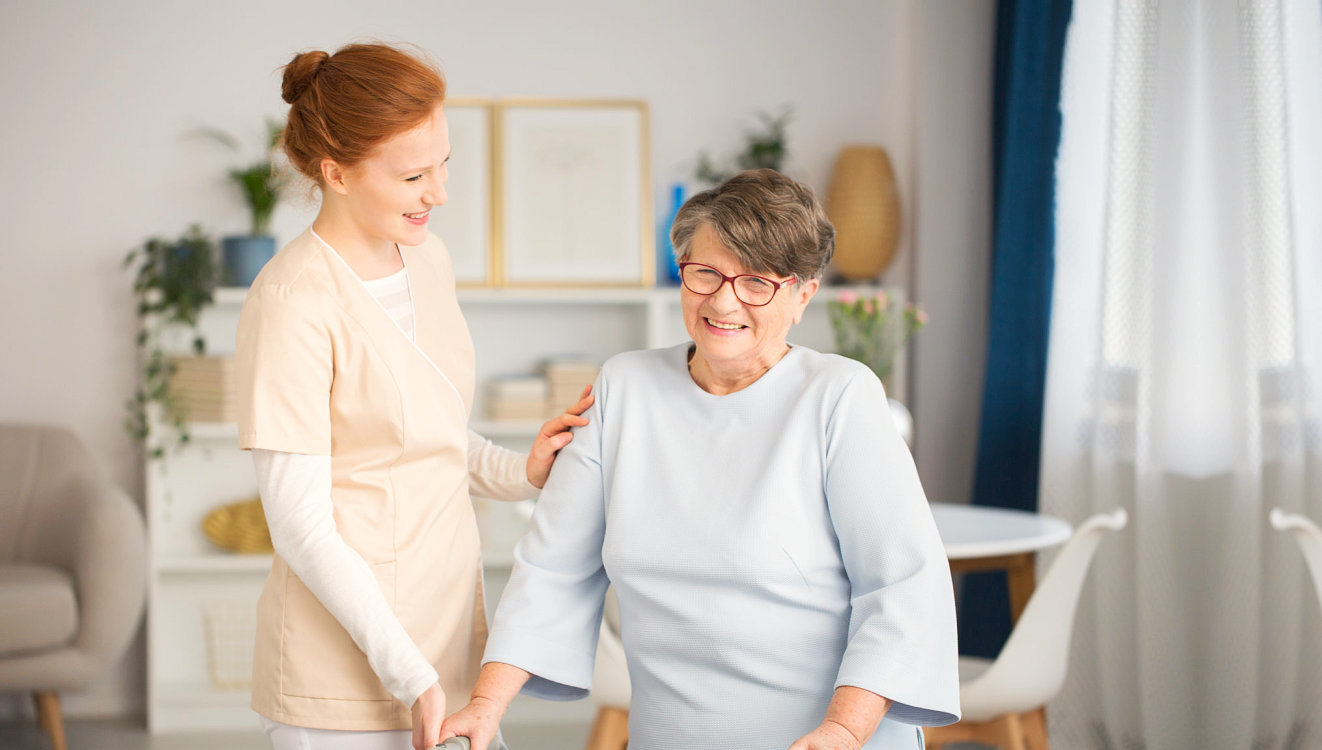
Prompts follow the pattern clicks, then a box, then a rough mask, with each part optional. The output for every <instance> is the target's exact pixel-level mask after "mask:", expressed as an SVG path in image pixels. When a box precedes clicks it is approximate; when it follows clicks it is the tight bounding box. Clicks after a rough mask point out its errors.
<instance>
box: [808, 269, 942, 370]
mask: <svg viewBox="0 0 1322 750" xmlns="http://www.w3.org/2000/svg"><path fill="white" fill-rule="evenodd" d="M826 310H827V315H828V316H829V317H830V319H831V329H832V331H834V333H835V350H836V353H838V354H841V355H844V356H846V357H849V358H850V359H856V360H858V361H859V362H862V363H863V364H865V365H867V366H868V367H869V368H871V370H872V371H873V372H875V373H876V374H877V378H878V379H879V380H881V381H883V382H885V381H886V379H887V378H889V377H890V374H891V371H892V370H893V369H894V367H895V357H896V356H897V355H898V354H899V353H900V352H901V351H902V350H903V349H904V346H905V344H907V343H908V342H909V339H910V338H911V337H912V336H913V335H914V334H915V333H917V332H918V331H920V330H922V328H923V326H925V325H927V314H926V313H924V312H923V310H922V308H920V307H919V306H918V305H916V304H914V303H912V302H909V303H904V304H901V303H900V302H899V300H896V299H893V298H892V297H891V296H890V295H888V294H886V292H884V291H882V292H877V294H876V295H875V296H871V297H864V296H860V295H858V294H856V293H854V292H851V291H848V290H846V291H843V292H840V294H839V296H838V297H837V298H836V299H834V300H831V301H830V302H827V303H826Z"/></svg>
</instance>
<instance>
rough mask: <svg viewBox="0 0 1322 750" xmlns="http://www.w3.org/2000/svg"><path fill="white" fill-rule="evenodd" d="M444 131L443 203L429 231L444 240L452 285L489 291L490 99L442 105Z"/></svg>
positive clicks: (492, 259)
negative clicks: (447, 149) (447, 146)
mask: <svg viewBox="0 0 1322 750" xmlns="http://www.w3.org/2000/svg"><path fill="white" fill-rule="evenodd" d="M445 119H446V121H447V122H448V124H449V128H450V149H451V150H450V161H449V164H448V165H447V167H448V173H449V179H448V181H447V182H446V193H447V194H448V198H447V200H446V204H445V205H444V206H442V207H441V208H440V210H438V211H436V212H435V213H434V214H433V215H432V223H431V231H432V232H433V233H434V234H436V235H437V236H438V237H440V238H441V240H443V241H444V242H445V245H446V248H447V249H448V250H449V251H450V264H451V267H452V268H453V270H454V279H455V284H456V285H458V286H461V287H489V286H494V285H496V284H497V283H498V273H497V271H498V269H499V267H500V263H499V260H498V259H499V254H500V250H499V243H498V242H497V241H496V217H495V215H494V210H493V209H494V207H495V206H496V204H497V197H498V194H499V192H498V191H499V187H498V185H497V184H496V176H495V172H494V170H493V168H492V165H493V162H494V159H493V155H494V154H495V151H494V149H495V109H494V102H493V100H491V99H483V98H453V99H447V100H446V101H445Z"/></svg>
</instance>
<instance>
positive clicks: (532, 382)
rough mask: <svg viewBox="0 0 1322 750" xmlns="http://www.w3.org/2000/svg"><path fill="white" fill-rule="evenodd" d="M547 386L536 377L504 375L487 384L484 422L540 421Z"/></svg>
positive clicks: (544, 413) (543, 380) (544, 411)
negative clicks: (502, 420) (485, 418)
mask: <svg viewBox="0 0 1322 750" xmlns="http://www.w3.org/2000/svg"><path fill="white" fill-rule="evenodd" d="M549 392H550V386H549V385H548V383H547V382H546V378H543V377H538V376H536V375H506V376H504V377H497V378H492V379H491V381H490V382H489V383H488V384H487V418H488V419H542V418H543V417H545V416H546V398H547V394H548V393H549Z"/></svg>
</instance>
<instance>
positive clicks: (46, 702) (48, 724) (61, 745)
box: [32, 693, 68, 750]
mask: <svg viewBox="0 0 1322 750" xmlns="http://www.w3.org/2000/svg"><path fill="white" fill-rule="evenodd" d="M32 700H33V701H34V702H35V703H36V704H37V723H38V724H40V725H41V728H42V729H44V730H46V733H47V734H49V735H50V744H51V747H52V748H53V749H54V750H68V745H67V744H65V741H64V716H62V715H61V713H60V694H59V693H33V694H32Z"/></svg>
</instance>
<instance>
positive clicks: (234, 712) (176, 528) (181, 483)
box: [146, 287, 904, 732]
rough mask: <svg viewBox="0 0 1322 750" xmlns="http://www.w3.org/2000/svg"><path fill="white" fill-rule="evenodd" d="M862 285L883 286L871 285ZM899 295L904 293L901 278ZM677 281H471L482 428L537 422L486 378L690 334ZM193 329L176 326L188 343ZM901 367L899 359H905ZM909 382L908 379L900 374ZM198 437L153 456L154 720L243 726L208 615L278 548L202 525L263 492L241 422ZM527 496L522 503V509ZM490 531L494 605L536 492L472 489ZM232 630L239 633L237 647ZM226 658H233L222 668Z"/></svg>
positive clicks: (825, 326)
mask: <svg viewBox="0 0 1322 750" xmlns="http://www.w3.org/2000/svg"><path fill="white" fill-rule="evenodd" d="M863 291H865V292H874V291H875V289H872V288H866V289H864V290H863ZM888 291H891V293H894V292H893V291H892V290H888ZM246 292H247V290H246V289H221V290H218V293H217V294H216V296H215V304H214V305H213V306H212V307H211V308H209V309H208V310H207V311H206V312H205V313H204V315H203V319H202V321H201V327H202V330H203V332H204V333H205V335H206V337H207V342H208V351H209V353H211V354H226V353H232V352H233V350H234V331H235V329H236V327H237V323H238V314H239V309H240V308H241V307H242V304H243V299H244V296H245V294H246ZM835 294H836V290H832V289H824V290H822V291H821V292H819V294H818V295H817V298H816V299H815V300H814V303H813V304H812V305H811V306H810V308H809V310H808V312H807V313H806V314H805V316H804V320H803V323H802V324H801V325H799V326H798V327H796V328H795V329H794V330H793V331H792V332H791V335H790V340H791V341H792V342H793V343H798V344H801V345H804V346H808V347H811V348H814V349H821V350H826V351H829V350H830V349H831V348H832V338H831V332H830V325H829V322H828V321H827V318H826V310H825V305H824V304H822V302H823V301H824V300H826V299H832V298H834V297H835ZM679 296H680V293H679V290H678V288H677V287H662V288H655V289H577V288H576V289H462V290H460V293H459V298H460V304H461V306H462V308H463V310H464V315H465V317H466V318H467V321H468V325H469V328H470V329H471V331H472V335H473V341H474V344H475V346H476V349H477V377H478V381H477V382H478V389H477V394H476V402H475V405H474V406H475V410H474V414H475V415H476V416H477V417H479V418H475V419H474V421H473V423H472V427H473V429H474V430H476V431H477V432H479V433H481V434H483V435H485V436H487V437H489V438H490V439H492V440H494V441H496V442H498V443H500V444H502V445H506V446H508V447H510V448H513V449H515V450H526V449H527V448H528V446H529V445H530V444H531V441H532V437H533V436H534V435H535V434H536V431H537V428H538V427H539V426H540V422H536V421H518V422H498V421H494V422H493V421H488V420H483V419H480V415H481V414H483V403H484V394H483V390H484V389H483V387H482V384H483V383H484V382H485V381H486V380H487V379H489V378H491V377H493V376H496V375H502V374H512V373H532V372H535V371H537V369H538V367H539V365H540V363H541V362H542V361H543V360H545V359H546V358H548V357H551V356H562V355H575V356H581V357H584V358H588V359H591V360H595V361H598V362H600V361H604V360H605V359H607V358H609V357H610V356H611V355H614V354H616V353H618V352H621V351H625V350H629V349H639V348H654V347H660V346H669V345H673V344H676V343H680V342H682V341H685V340H687V338H688V336H687V333H686V332H685V330H684V325H683V322H682V319H681V314H680V309H679ZM186 341H187V337H185V336H182V335H181V336H180V338H179V340H178V342H176V343H177V345H178V347H179V348H180V350H182V349H183V348H184V346H186ZM896 369H897V371H898V372H903V367H901V366H897V368H896ZM895 390H896V391H897V393H895V394H892V395H901V394H902V393H903V391H904V386H903V383H902V382H897V383H896V384H895ZM191 434H192V444H191V445H190V446H189V447H188V448H186V449H185V450H183V451H182V452H180V453H178V454H172V455H171V456H169V457H168V458H166V459H164V460H162V461H153V462H151V463H149V465H148V466H147V472H146V474H147V480H146V488H147V515H148V526H149V535H150V544H151V550H150V561H151V564H150V574H151V580H150V587H149V595H150V599H149V603H148V664H147V700H148V706H147V708H148V726H149V728H150V729H151V731H152V732H169V731H183V730H188V731H204V730H213V729H214V730H233V729H244V728H253V729H256V728H257V727H258V720H257V717H256V715H255V714H253V713H252V711H251V710H250V709H249V708H248V700H249V698H248V692H247V690H246V689H243V688H237V689H235V688H230V689H226V688H221V687H217V686H216V685H215V684H214V683H213V679H212V674H213V671H215V669H214V665H210V664H209V662H208V645H207V644H208V631H207V624H208V618H211V620H212V624H213V625H216V624H219V625H227V626H229V627H233V628H238V629H240V630H241V629H242V626H243V617H244V613H251V612H253V611H255V609H256V602H257V597H258V594H259V593H260V590H261V586H262V582H263V580H264V579H265V577H266V574H267V572H268V570H269V569H270V564H271V560H270V557H269V556H265V555H248V556H244V555H234V554H230V553H227V552H224V551H220V550H217V549H216V548H215V547H214V546H212V545H211V544H210V542H208V541H207V539H206V538H205V537H204V536H203V534H202V531H201V521H202V519H203V517H205V515H206V514H207V513H209V512H210V511H211V510H213V509H215V508H216V507H219V506H221V505H224V504H226V503H230V502H234V501H237V500H242V499H246V498H250V497H253V496H255V494H256V482H255V479H254V477H253V471H252V464H251V459H250V458H249V457H248V455H247V454H246V453H243V452H242V451H239V450H238V449H237V447H236V445H237V437H238V430H237V427H236V426H235V425H233V424H208V423H195V424H193V425H192V428H191ZM520 506H522V507H520ZM476 510H477V516H478V521H479V524H480V526H481V529H482V534H483V552H484V556H485V561H486V565H485V578H486V588H487V595H488V609H489V610H490V609H492V608H494V606H495V602H496V601H497V600H498V598H499V593H500V591H501V590H503V588H504V585H505V581H506V579H507V577H508V569H509V566H510V564H511V553H512V550H513V546H514V543H515V542H516V541H517V539H518V537H519V536H520V535H521V534H522V533H523V531H524V529H526V526H527V518H528V507H527V505H526V504H510V503H496V502H488V501H484V500H478V501H476ZM233 643H235V642H231V645H233ZM237 643H239V647H236V648H233V649H231V650H233V651H234V652H235V654H234V657H233V658H232V659H231V660H230V661H228V662H222V663H220V665H219V666H220V667H221V668H222V670H221V671H233V669H234V668H236V666H235V665H236V663H235V662H234V660H233V659H239V660H240V662H239V663H238V664H237V668H238V669H240V670H242V669H244V668H245V667H243V664H242V660H246V659H250V654H245V653H242V648H241V645H242V643H241V640H240V641H237ZM226 667H228V669H225V668H226ZM594 710H595V707H594V706H593V705H592V704H591V702H590V701H581V702H579V703H576V704H568V705H566V704H549V703H545V702H542V701H531V700H522V699H521V700H519V701H516V703H515V705H514V706H513V707H512V708H511V710H510V713H509V714H508V715H507V719H506V720H507V721H509V722H518V721H528V722H540V723H550V722H566V721H581V722H587V721H590V720H591V717H592V715H593V712H594Z"/></svg>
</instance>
